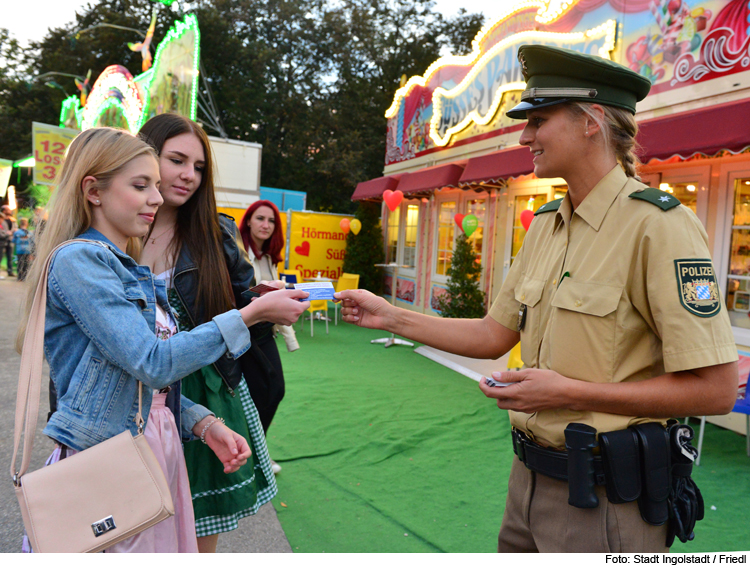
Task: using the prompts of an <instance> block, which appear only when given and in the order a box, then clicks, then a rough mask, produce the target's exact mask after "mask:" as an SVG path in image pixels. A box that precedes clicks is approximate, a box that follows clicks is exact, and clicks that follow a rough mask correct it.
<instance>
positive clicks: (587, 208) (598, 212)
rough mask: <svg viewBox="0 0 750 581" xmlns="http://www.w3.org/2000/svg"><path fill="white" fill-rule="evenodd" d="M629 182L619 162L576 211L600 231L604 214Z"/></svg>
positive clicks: (566, 197)
mask: <svg viewBox="0 0 750 581" xmlns="http://www.w3.org/2000/svg"><path fill="white" fill-rule="evenodd" d="M627 183H628V176H627V175H625V172H624V171H623V169H622V167H620V164H617V165H616V166H615V167H614V168H612V170H611V171H610V172H609V173H608V174H607V175H605V176H604V177H603V178H602V179H601V181H600V182H599V183H598V184H596V185H595V186H594V189H592V190H591V191H590V192H589V195H588V196H586V198H585V199H584V200H583V202H581V203H580V205H579V206H578V208H576V211H575V213H576V214H578V216H579V217H581V218H582V219H583V220H584V221H585V222H586V223H587V224H588V225H589V226H591V227H592V228H593V229H594V230H596V231H597V232H598V231H599V228H600V227H601V225H602V222H603V221H604V216H606V215H607V211H608V210H609V208H610V206H611V205H612V204H613V203H614V201H615V199H616V198H617V195H618V194H619V193H620V191H621V190H622V188H624V187H625V184H627ZM568 198H569V196H565V199H566V201H567V200H568ZM568 203H570V202H569V201H568Z"/></svg>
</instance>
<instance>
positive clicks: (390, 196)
mask: <svg viewBox="0 0 750 581" xmlns="http://www.w3.org/2000/svg"><path fill="white" fill-rule="evenodd" d="M383 199H384V200H385V205H386V206H388V209H389V210H390V211H391V212H395V211H396V208H398V207H399V205H400V204H401V202H402V201H403V199H404V192H402V191H401V190H396V191H395V192H393V191H391V190H386V191H384V192H383Z"/></svg>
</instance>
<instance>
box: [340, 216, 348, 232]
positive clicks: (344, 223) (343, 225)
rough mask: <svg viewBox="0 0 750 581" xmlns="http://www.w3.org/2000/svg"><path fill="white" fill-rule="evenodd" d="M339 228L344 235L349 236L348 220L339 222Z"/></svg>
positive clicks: (343, 219) (344, 219)
mask: <svg viewBox="0 0 750 581" xmlns="http://www.w3.org/2000/svg"><path fill="white" fill-rule="evenodd" d="M339 228H341V229H342V230H343V231H344V234H349V228H350V226H349V218H342V220H341V222H339Z"/></svg>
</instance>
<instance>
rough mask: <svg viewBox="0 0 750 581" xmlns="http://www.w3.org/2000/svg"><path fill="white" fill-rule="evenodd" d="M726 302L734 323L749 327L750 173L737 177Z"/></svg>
mask: <svg viewBox="0 0 750 581" xmlns="http://www.w3.org/2000/svg"><path fill="white" fill-rule="evenodd" d="M731 240H732V241H731V245H730V255H729V272H728V274H727V292H726V302H727V311H729V319H730V320H731V321H732V326H733V327H741V328H745V329H750V316H749V315H750V175H749V176H748V177H747V178H742V179H736V180H734V217H733V220H732V239H731Z"/></svg>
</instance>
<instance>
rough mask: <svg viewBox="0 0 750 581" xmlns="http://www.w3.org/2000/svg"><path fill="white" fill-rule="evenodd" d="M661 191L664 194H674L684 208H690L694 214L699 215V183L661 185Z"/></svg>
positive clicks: (664, 183)
mask: <svg viewBox="0 0 750 581" xmlns="http://www.w3.org/2000/svg"><path fill="white" fill-rule="evenodd" d="M659 189H660V190H661V191H662V192H667V193H669V194H672V195H673V196H674V197H675V198H677V199H678V200H680V203H681V204H682V205H683V206H686V207H688V208H690V209H691V210H692V211H693V213H695V214H697V213H698V182H684V183H666V182H663V183H660V184H659Z"/></svg>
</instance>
